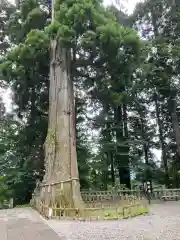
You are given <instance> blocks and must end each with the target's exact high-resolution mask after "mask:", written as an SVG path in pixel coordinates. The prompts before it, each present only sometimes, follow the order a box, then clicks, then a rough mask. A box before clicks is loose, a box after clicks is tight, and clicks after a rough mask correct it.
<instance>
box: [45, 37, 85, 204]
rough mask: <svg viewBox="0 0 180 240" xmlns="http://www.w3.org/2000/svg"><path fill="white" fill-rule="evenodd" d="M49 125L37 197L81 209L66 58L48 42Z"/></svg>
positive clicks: (52, 43) (65, 55) (72, 111)
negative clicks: (49, 46) (41, 180)
mask: <svg viewBox="0 0 180 240" xmlns="http://www.w3.org/2000/svg"><path fill="white" fill-rule="evenodd" d="M51 54H52V56H51V65H50V91H49V103H50V104H49V126H48V134H47V138H46V142H45V169H46V171H45V176H44V179H43V184H42V191H41V196H42V198H44V200H45V201H46V202H47V203H48V204H52V203H53V202H55V201H56V202H58V203H59V204H61V205H63V207H74V208H82V207H83V202H82V198H81V194H80V184H79V174H78V165H77V155H76V140H75V139H76V136H75V108H74V94H73V83H72V80H71V79H70V72H69V68H70V66H69V62H68V61H69V60H70V57H69V56H68V53H67V51H66V50H65V49H61V48H60V47H59V44H57V41H56V40H52V41H51Z"/></svg>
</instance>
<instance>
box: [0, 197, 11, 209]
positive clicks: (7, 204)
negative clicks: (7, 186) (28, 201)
mask: <svg viewBox="0 0 180 240" xmlns="http://www.w3.org/2000/svg"><path fill="white" fill-rule="evenodd" d="M3 208H13V198H10V199H7V200H3V201H0V209H3Z"/></svg>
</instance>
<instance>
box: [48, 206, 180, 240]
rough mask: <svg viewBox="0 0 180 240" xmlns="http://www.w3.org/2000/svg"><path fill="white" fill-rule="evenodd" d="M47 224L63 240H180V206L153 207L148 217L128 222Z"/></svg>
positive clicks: (56, 222)
mask: <svg viewBox="0 0 180 240" xmlns="http://www.w3.org/2000/svg"><path fill="white" fill-rule="evenodd" d="M46 222H47V224H48V225H49V226H50V227H51V228H52V229H54V231H55V232H56V233H58V235H59V236H60V237H61V238H62V239H64V240H126V239H129V240H155V239H157V240H158V239H159V240H180V203H179V202H165V203H161V204H155V205H153V206H152V207H151V210H150V213H149V214H148V215H146V216H139V217H136V218H132V219H128V220H119V221H93V222H79V221H57V220H49V221H46Z"/></svg>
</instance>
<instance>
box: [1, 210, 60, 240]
mask: <svg viewBox="0 0 180 240" xmlns="http://www.w3.org/2000/svg"><path fill="white" fill-rule="evenodd" d="M0 240H64V238H61V237H60V236H58V235H57V234H56V233H55V232H54V231H53V230H52V229H51V228H50V227H49V226H48V225H47V224H46V221H45V220H44V219H43V218H42V217H41V216H40V215H39V214H38V213H37V212H36V211H34V210H33V209H31V208H21V209H20V208H19V209H8V210H1V211H0Z"/></svg>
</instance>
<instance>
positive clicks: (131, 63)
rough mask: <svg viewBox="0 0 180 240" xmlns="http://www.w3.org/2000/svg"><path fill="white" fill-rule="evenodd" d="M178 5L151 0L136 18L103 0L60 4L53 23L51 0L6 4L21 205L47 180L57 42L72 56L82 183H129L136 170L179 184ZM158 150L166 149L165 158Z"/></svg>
mask: <svg viewBox="0 0 180 240" xmlns="http://www.w3.org/2000/svg"><path fill="white" fill-rule="evenodd" d="M165 8H167V9H169V12H166V10H165ZM179 11H180V9H179V5H177V6H174V5H172V3H171V1H168V0H162V1H153V2H152V1H145V2H144V3H141V4H139V5H138V7H137V8H136V10H135V12H134V14H133V15H132V16H130V17H128V16H126V15H125V14H124V13H122V12H118V11H117V10H116V9H114V10H113V9H109V8H105V7H104V6H103V4H102V1H97V0H75V1H74V0H56V1H55V20H54V21H53V22H52V23H50V22H49V19H50V17H51V16H50V12H49V11H48V10H47V6H45V3H42V1H38V0H28V1H24V2H23V4H22V6H21V8H20V9H19V10H18V11H15V9H9V8H8V9H6V15H5V17H4V16H3V15H2V14H1V12H0V23H3V25H2V26H5V27H2V30H3V31H0V38H1V39H2V40H1V39H0V42H3V43H4V42H5V43H6V39H9V42H8V45H7V44H6V46H5V45H4V46H5V47H4V48H1V49H0V50H1V53H2V54H1V55H2V56H1V58H0V76H1V78H2V79H3V80H4V81H5V83H6V85H8V86H10V87H11V89H12V92H13V105H14V106H15V108H14V111H13V113H12V115H13V116H9V117H8V118H6V121H5V113H3V121H1V126H2V127H1V129H3V131H2V135H1V136H0V138H1V139H0V175H1V176H5V178H4V180H3V181H4V182H5V185H3V186H5V188H4V190H3V188H2V191H4V192H6V190H7V189H6V186H7V185H8V188H9V189H10V190H11V194H12V195H13V196H14V198H15V199H16V202H19V203H20V204H21V203H24V202H27V201H28V200H29V199H30V198H31V193H32V191H33V188H34V186H35V181H36V179H37V178H39V179H40V180H41V179H42V178H43V174H44V151H43V144H44V142H45V139H46V134H47V126H48V108H49V98H48V90H49V65H50V54H49V49H50V48H49V45H50V40H51V39H57V40H58V44H60V45H61V47H66V48H67V49H70V50H71V52H72V59H71V79H72V81H73V84H74V88H75V94H76V138H77V144H76V145H77V157H78V166H79V172H80V182H81V187H82V188H83V189H87V188H96V189H97V188H98V189H109V188H113V187H115V186H117V187H119V188H120V186H121V185H124V187H126V188H129V187H130V185H131V183H132V182H131V181H130V174H131V173H133V174H134V175H135V177H136V180H138V181H139V182H141V181H142V180H144V179H146V178H149V177H150V178H151V179H152V180H153V181H154V182H155V183H157V184H158V183H160V184H163V183H165V184H166V185H167V186H177V185H178V181H179V177H178V176H179V175H178V174H177V172H178V171H179V169H180V165H179V156H180V152H179V150H180V148H179V147H178V146H180V143H179V139H178V137H177V136H178V135H177V133H178V131H179V129H178V127H177V126H178V124H177V125H175V124H174V123H175V122H174V121H172V119H173V118H172V117H173V116H176V119H175V120H176V123H178V121H177V119H178V118H179V116H180V113H179V106H178V105H179V84H178V77H179V69H180V61H179V59H180V56H179V52H180V51H179V43H178V40H177V39H178V36H179V28H178V26H179V25H178V24H177V23H178V22H179V15H178V13H179ZM164 14H165V15H167V16H166V19H167V21H165V22H164ZM130 23H131V24H130ZM147 25H148V27H147V28H146V29H145V28H144V26H147ZM135 29H136V30H140V31H139V32H140V34H141V35H142V36H143V37H145V38H146V41H144V40H142V39H141V38H140V37H139V34H138V33H137V32H136V30H135ZM0 30H1V29H0ZM0 45H1V44H0ZM8 47H10V49H9V51H7V48H8ZM82 92H83V94H82ZM173 101H175V104H176V106H177V107H176V109H175V111H172V109H173V108H172V107H170V106H173V105H172V103H173ZM14 118H16V119H18V121H14V120H13V119H14ZM151 119H152V120H151ZM155 120H157V123H155ZM175 126H176V127H175ZM4 129H5V130H4ZM94 132H95V137H94V136H91V134H92V133H94ZM172 132H174V133H176V134H174V135H173V134H172ZM4 133H5V134H4ZM2 136H3V137H2ZM179 136H180V135H179ZM154 149H158V150H161V152H163V153H164V154H163V155H162V159H163V161H162V162H160V163H157V161H156V159H155V157H154V155H153V150H154ZM178 149H179V150H178Z"/></svg>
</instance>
